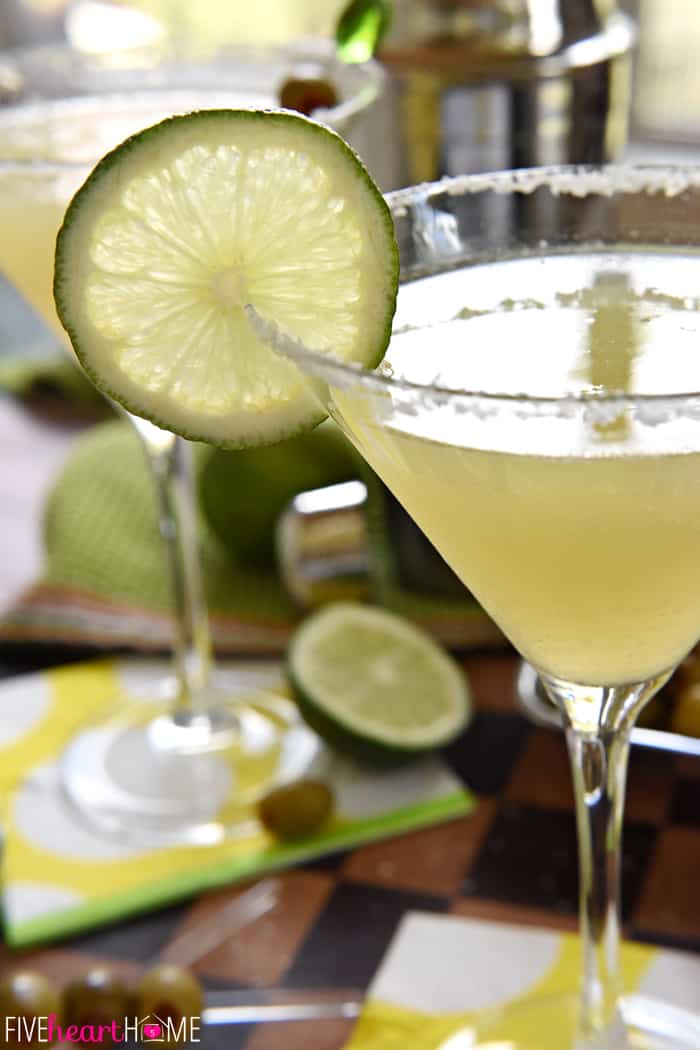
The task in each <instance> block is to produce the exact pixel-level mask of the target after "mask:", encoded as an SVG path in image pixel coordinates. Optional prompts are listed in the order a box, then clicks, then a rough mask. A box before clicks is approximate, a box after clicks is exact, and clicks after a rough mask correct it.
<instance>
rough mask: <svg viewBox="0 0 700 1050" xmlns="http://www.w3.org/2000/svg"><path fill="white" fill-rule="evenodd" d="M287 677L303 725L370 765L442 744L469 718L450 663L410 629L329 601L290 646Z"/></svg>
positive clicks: (465, 694)
mask: <svg viewBox="0 0 700 1050" xmlns="http://www.w3.org/2000/svg"><path fill="white" fill-rule="evenodd" d="M287 673H288V677H289V681H290V684H291V686H292V690H293V693H294V696H295V699H296V701H297V704H298V706H299V710H300V712H301V714H302V716H303V717H304V719H305V720H306V721H307V722H308V724H309V725H310V726H311V727H312V728H313V729H315V730H316V732H317V733H319V735H320V736H322V737H323V739H325V740H326V741H327V742H328V743H329V744H331V745H332V746H333V747H335V748H337V749H338V750H340V751H344V752H346V753H349V754H350V755H352V756H353V757H355V758H360V759H362V760H366V761H370V762H376V763H381V764H391V763H398V762H402V761H406V760H407V759H410V758H413V757H416V756H418V755H421V754H423V753H425V752H426V751H431V750H434V749H436V748H439V747H443V746H445V745H446V744H448V743H450V742H451V741H452V740H454V739H455V737H457V736H458V735H459V734H460V733H461V732H462V731H463V730H464V729H465V727H466V726H467V724H468V722H469V718H470V715H471V697H470V692H469V686H468V683H467V680H466V678H465V676H464V673H463V672H462V670H461V669H460V668H459V666H458V665H457V664H456V662H455V661H454V660H453V659H452V658H451V657H450V656H449V655H448V654H447V653H446V652H445V651H444V650H443V649H442V648H441V647H440V646H439V645H438V644H437V643H436V642H435V641H434V640H433V639H432V638H430V637H429V636H428V635H427V634H425V633H424V632H423V631H422V630H420V629H419V628H418V627H416V626H415V625H414V624H412V623H410V622H409V621H407V620H405V619H403V618H401V617H399V616H396V615H395V614H393V613H389V612H386V611H385V610H381V609H377V608H373V607H370V606H366V605H360V604H352V603H345V602H342V603H337V604H335V605H331V606H327V607H325V608H323V609H321V610H320V611H319V612H317V613H315V614H314V615H312V616H311V617H309V618H308V619H307V620H306V621H305V622H304V623H303V624H302V626H301V627H300V628H299V629H298V631H297V632H296V634H295V635H294V638H293V639H292V641H291V643H290V647H289V651H288V656H287Z"/></svg>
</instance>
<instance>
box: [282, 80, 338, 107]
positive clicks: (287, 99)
mask: <svg viewBox="0 0 700 1050" xmlns="http://www.w3.org/2000/svg"><path fill="white" fill-rule="evenodd" d="M279 100H280V105H281V106H284V108H285V109H295V110H296V111H297V112H298V113H304V114H305V115H306V116H307V117H310V116H311V114H312V113H314V112H315V110H317V109H331V108H332V107H333V106H337V104H338V96H337V94H336V91H335V88H334V87H333V85H332V84H330V83H329V82H328V81H327V80H323V79H322V78H321V77H289V79H288V80H285V82H284V84H282V87H281V88H280V90H279Z"/></svg>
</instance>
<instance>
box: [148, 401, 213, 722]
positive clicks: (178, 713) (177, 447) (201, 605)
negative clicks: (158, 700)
mask: <svg viewBox="0 0 700 1050" xmlns="http://www.w3.org/2000/svg"><path fill="white" fill-rule="evenodd" d="M133 422H134V425H135V426H136V429H137V431H138V433H139V436H140V437H141V440H142V442H143V445H144V448H145V450H146V455H147V459H148V462H149V465H150V468H151V472H152V474H153V477H154V480H155V483H156V493H157V499H158V514H159V525H160V532H161V536H162V537H163V540H164V542H165V545H166V547H167V552H168V553H167V557H168V567H169V574H170V579H171V586H172V597H173V662H174V666H175V675H176V679H177V698H176V705H175V710H174V712H173V717H174V718H175V719H176V720H177V721H178V722H179V723H180V724H183V723H185V722H187V721H188V720H191V719H193V718H196V717H201V716H202V715H203V713H204V708H205V707H206V705H207V699H206V696H207V689H208V686H209V679H210V672H211V663H212V657H211V652H212V647H211V634H210V630H209V618H208V616H207V607H206V602H205V599H204V588H203V585H202V573H201V566H200V560H199V547H198V539H197V519H196V504H195V497H194V481H193V472H192V449H191V446H190V445H189V443H188V442H186V441H184V440H183V439H182V438H179V437H176V436H175V435H174V434H170V433H168V432H167V431H163V430H160V429H159V428H158V427H155V426H153V425H152V424H151V423H145V421H144V420H141V419H138V420H137V419H134V420H133Z"/></svg>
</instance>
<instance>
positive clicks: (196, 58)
mask: <svg viewBox="0 0 700 1050" xmlns="http://www.w3.org/2000/svg"><path fill="white" fill-rule="evenodd" d="M236 56H239V57H240V60H241V62H242V63H243V64H244V65H246V66H251V65H253V66H254V65H255V63H256V62H258V63H260V64H263V65H264V64H265V63H266V62H270V61H271V60H275V61H277V62H278V63H281V62H284V61H287V62H288V64H289V68H290V69H292V68H294V67H303V66H305V65H314V64H318V65H320V66H326V67H328V68H329V69H330V70H331V71H333V70H339V71H341V72H342V73H344V74H345V75H346V76H352V77H354V78H355V79H356V80H357V81H358V84H357V86H356V88H355V90H354V91H353V92H352V94H351V95H350V96H349V97H348V98H346V99H343V100H341V101H340V102H338V104H337V105H335V106H331V107H329V108H320V109H318V110H316V111H315V114H316V115H315V116H314V118H313V119H314V120H316V121H317V122H318V123H323V124H329V125H330V127H331V128H333V130H334V131H336V132H338V133H340V134H342V133H343V132H344V131H345V130H347V128H348V126H349V125H350V124H351V123H352V121H353V120H354V118H355V117H356V116H357V115H358V114H360V113H362V112H363V111H364V110H366V109H368V108H369V107H370V106H371V105H372V104H373V103H374V102H376V101H377V100H378V99H379V98H380V96H381V94H382V91H383V89H384V85H385V82H386V72H385V71H384V69H383V67H382V66H381V65H380V64H379V63H378V62H377V61H376V60H375V59H368V60H367V61H366V62H359V63H354V64H353V65H352V66H348V65H347V64H346V63H343V62H341V61H340V59H338V57H337V56H336V54H335V50H334V48H333V46H332V44H331V42H330V41H329V42H327V43H326V42H323V43H321V42H320V41H318V40H315V39H312V38H310V39H308V40H303V39H302V40H300V41H299V42H298V43H296V44H286V45H284V44H280V45H277V46H275V45H274V44H268V45H257V46H251V47H248V46H245V45H236V44H226V45H222V46H221V47H218V48H209V49H207V48H204V49H199V48H196V47H192V48H191V49H190V48H188V47H184V48H182V47H169V46H167V45H164V44H162V43H158V44H152V45H145V46H143V47H129V48H122V49H120V50H119V51H118V52H117V53H116V63H117V64H110V62H109V61H107V60H106V58H105V56H104V55H102V54H90V53H87V52H85V53H83V52H81V51H78V50H77V49H76V48H74V47H72V46H71V45H70V44H37V45H35V46H33V47H32V46H30V47H23V48H17V49H10V50H8V49H0V73H2V72H4V73H5V74H11V73H13V72H16V73H17V75H18V76H21V75H22V72H23V66H22V63H23V62H26V61H27V60H30V61H31V60H35V61H37V60H45V61H46V62H48V63H51V62H52V60H53V63H54V64H56V65H57V68H58V69H59V70H60V69H61V68H62V66H63V67H65V69H66V71H69V70H70V68H71V65H74V66H76V67H78V68H81V69H83V70H84V71H86V72H87V73H90V74H91V75H92V76H94V77H95V82H96V83H99V80H100V76H101V71H102V70H104V76H105V77H106V78H108V77H110V76H112V77H114V76H116V75H117V74H122V75H127V74H128V73H129V72H134V73H135V74H137V75H140V76H142V77H143V78H144V79H143V83H142V84H141V86H138V85H137V86H136V87H135V88H134V89H125V88H124V87H121V88H119V87H114V88H111V89H109V90H106V91H104V92H100V91H99V90H97V91H86V92H85V93H82V94H70V89H69V88H67V89H66V91H65V92H59V93H58V94H56V95H55V96H49V97H45V98H42V97H40V96H39V97H37V96H35V95H31V97H30V99H29V100H28V101H24V102H23V101H22V100H21V99H18V101H17V102H12V101H11V102H9V103H7V104H6V105H4V106H0V127H2V124H3V122H4V118H6V116H7V115H14V114H17V113H19V112H21V113H22V115H23V116H24V115H25V114H26V115H27V116H28V115H29V114H31V113H32V112H37V111H39V112H40V111H41V110H42V109H45V108H51V107H53V106H57V105H65V104H66V103H69V104H74V105H76V107H77V106H79V105H80V104H81V103H82V104H85V103H86V102H98V101H99V100H103V101H104V100H105V99H109V100H113V101H117V100H120V99H124V100H128V99H129V98H131V97H133V96H134V95H145V94H153V95H156V96H159V97H162V96H163V95H175V94H181V95H185V94H186V93H191V94H193V95H197V94H198V93H201V94H202V95H207V94H209V95H211V96H212V98H214V97H216V98H217V99H218V102H217V103H216V105H212V106H211V107H206V108H221V105H222V103H223V100H225V98H226V95H228V94H230V93H231V92H233V91H235V90H238V89H239V87H240V85H234V84H233V83H229V84H227V83H224V84H223V85H222V84H219V83H216V82H215V81H209V80H202V82H201V83H199V82H197V83H196V84H194V85H189V84H187V83H185V84H184V85H183V84H181V83H180V82H179V81H175V80H172V81H171V80H169V79H168V80H165V81H164V82H163V83H159V82H158V81H153V82H152V83H149V82H148V81H147V79H146V78H147V76H148V74H149V73H156V74H158V73H161V74H168V73H169V72H171V73H172V74H173V76H176V74H177V71H178V70H180V71H185V72H187V73H195V74H196V72H197V70H199V69H201V70H202V71H203V73H204V74H209V75H210V74H211V72H212V70H213V69H216V67H217V65H218V66H221V67H223V68H225V69H226V70H227V72H228V73H229V74H230V75H231V76H234V75H235V60H236ZM148 58H152V60H153V61H152V62H151V63H150V64H148V63H146V64H144V59H148ZM130 62H131V64H129V63H130ZM119 63H123V64H119ZM30 86H31V84H30ZM243 86H245V83H244V84H243ZM255 86H256V87H257V86H258V85H257V83H256V85H255ZM197 108H201V107H197ZM231 108H232V109H240V108H244V107H240V106H231ZM272 108H279V107H272ZM99 159H100V157H99V156H97V157H95V158H94V159H93V160H92V161H86V162H74V161H69V160H66V161H62V160H55V161H54V160H52V161H51V162H49V163H50V166H51V167H55V168H56V169H61V170H66V171H70V170H73V169H75V170H78V169H80V168H88V169H89V168H91V167H94V165H95V164H96V163H97V161H98V160H99ZM41 163H42V162H41V161H32V160H25V161H10V160H3V159H2V153H1V150H0V168H4V167H5V165H6V164H11V165H12V166H18V167H21V168H22V169H24V170H26V169H28V168H32V167H35V166H37V164H41Z"/></svg>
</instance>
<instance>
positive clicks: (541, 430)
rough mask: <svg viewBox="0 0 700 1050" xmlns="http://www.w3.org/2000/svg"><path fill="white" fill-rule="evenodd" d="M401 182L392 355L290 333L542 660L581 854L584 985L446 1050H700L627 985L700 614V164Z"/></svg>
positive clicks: (389, 469)
mask: <svg viewBox="0 0 700 1050" xmlns="http://www.w3.org/2000/svg"><path fill="white" fill-rule="evenodd" d="M388 199H389V202H390V205H391V209H392V212H393V216H394V220H395V226H396V232H397V238H398V243H399V249H400V254H401V266H402V285H401V288H400V292H399V300H398V309H397V313H396V318H395V325H394V332H393V335H392V340H391V343H390V346H389V351H388V354H387V357H386V359H385V361H384V363H383V364H382V365H381V366H380V368H379V370H378V371H377V372H374V373H370V372H363V371H362V370H358V369H357V368H352V367H348V366H346V365H343V364H341V363H338V362H335V361H333V360H331V359H329V358H324V357H322V356H320V355H317V354H315V353H313V352H306V351H305V350H304V349H303V348H300V346H299V345H298V344H295V343H293V342H291V341H288V340H286V339H285V337H284V336H283V334H281V333H274V332H273V335H275V338H276V339H277V341H278V344H279V349H280V350H282V351H283V352H286V353H288V354H289V355H291V356H292V357H293V358H294V359H295V360H296V361H297V363H298V364H299V365H300V366H301V367H302V369H303V370H304V371H305V372H306V373H307V374H308V375H309V377H310V378H311V380H312V381H313V384H314V385H315V388H316V389H317V391H318V395H319V397H320V398H321V399H322V400H323V402H324V404H325V406H326V407H327V409H328V411H329V412H330V414H331V415H332V416H333V417H334V418H335V419H336V421H337V422H338V423H339V424H340V426H341V427H342V428H343V430H344V431H345V433H346V434H347V435H348V437H350V438H351V440H352V441H353V442H354V444H355V445H356V446H357V448H358V449H359V451H360V452H361V453H362V454H363V456H364V457H365V458H366V459H367V461H368V462H369V464H370V465H371V466H372V468H373V469H374V470H375V471H376V472H377V473H378V474H379V475H380V476H381V477H382V478H383V480H384V481H385V482H386V484H387V485H388V487H389V488H390V489H391V490H392V491H393V492H394V494H395V495H396V497H397V498H398V499H399V500H400V502H401V503H402V504H403V505H404V506H405V508H406V510H407V511H408V512H409V513H410V514H411V515H412V516H413V517H414V518H415V520H416V522H417V523H418V524H419V525H420V526H421V528H422V529H423V530H424V531H425V533H426V534H427V535H428V537H429V538H430V539H431V540H432V541H433V543H434V544H435V546H436V547H437V548H438V550H439V551H440V552H441V554H442V555H443V557H444V558H445V559H446V561H447V562H448V563H449V564H450V565H451V566H452V567H453V569H454V570H455V571H456V572H457V573H458V575H460V576H461V578H462V579H463V580H464V582H465V584H466V585H467V586H468V587H469V588H470V590H471V591H472V592H473V593H474V594H475V595H476V596H477V598H478V599H479V600H480V601H481V603H482V604H483V606H484V607H485V608H486V610H487V611H489V612H490V614H491V615H492V617H493V618H494V620H495V621H496V622H497V623H498V624H499V625H500V626H501V627H502V629H503V631H504V632H505V633H506V634H507V635H508V636H509V637H510V639H511V640H512V642H513V644H514V645H515V646H516V648H517V649H518V650H519V651H520V653H521V654H522V655H523V656H524V657H525V658H526V659H527V660H529V661H530V663H532V664H533V665H534V666H535V668H536V669H537V671H538V672H539V674H540V677H541V680H542V682H543V683H544V686H545V688H546V689H547V691H548V693H549V695H550V697H551V698H552V700H553V701H554V702H555V704H556V705H557V706H558V708H559V710H560V711H561V715H562V718H563V721H564V724H565V727H566V739H567V743H568V749H569V754H570V760H571V769H572V774H573V781H574V788H575V796H576V818H577V827H578V840H579V854H580V907H581V912H580V930H581V945H582V955H583V965H582V977H581V984H580V991H579V994H578V995H575V994H572V995H571V996H569V997H561V998H556V997H555V998H552V999H546V1000H540V1001H538V1000H537V999H535V998H533V999H532V1000H525V1001H524V1002H523V1003H522V1004H521V1005H520V1006H518V1007H513V1008H511V1009H510V1010H508V1009H504V1010H503V1011H501V1012H499V1011H494V1012H491V1013H490V1014H489V1015H488V1016H485V1017H483V1018H482V1019H481V1020H480V1021H479V1022H477V1023H476V1024H475V1025H474V1026H473V1027H472V1026H470V1027H469V1028H465V1029H464V1030H462V1031H461V1032H459V1033H458V1034H457V1035H455V1036H454V1037H452V1038H451V1039H450V1040H449V1041H448V1043H446V1044H445V1050H447V1046H448V1045H449V1050H462V1048H467V1047H469V1048H475V1047H486V1046H488V1047H491V1048H495V1047H496V1046H498V1047H499V1048H501V1047H504V1048H505V1047H508V1050H525V1048H527V1050H531V1048H532V1050H534V1048H535V1047H537V1048H538V1050H545V1048H549V1047H559V1048H562V1047H566V1048H573V1047H576V1048H578V1050H582V1048H586V1050H593V1048H595V1050H602V1048H609V1050H612V1048H613V1047H614V1048H632V1047H634V1048H651V1047H654V1048H658V1047H668V1048H670V1047H676V1048H678V1047H695V1048H697V1047H700V1019H699V1018H697V1017H695V1016H691V1015H690V1014H688V1013H687V1012H685V1011H684V1010H683V1009H681V1008H679V1006H678V1004H677V1005H676V1006H675V1007H674V1006H672V1005H669V1004H662V1003H659V1002H655V1001H652V1000H650V999H647V998H645V997H644V996H643V995H642V994H634V995H624V994H623V987H622V978H621V969H620V961H619V938H620V909H619V896H620V839H621V831H622V823H623V797H624V784H625V773H626V765H627V759H628V749H629V736H630V730H631V728H632V726H633V724H634V721H635V719H636V717H637V715H638V713H639V712H640V710H641V709H642V708H643V706H644V705H645V704H646V703H647V701H648V700H649V699H650V698H651V697H652V696H653V695H654V694H655V693H656V692H657V690H658V689H659V688H660V687H661V686H662V685H663V683H664V682H665V681H666V680H667V679H668V677H669V675H670V674H671V673H672V671H673V669H674V668H675V667H676V666H677V664H678V662H679V661H680V660H681V659H682V658H683V657H684V655H685V654H686V653H687V652H688V651H689V650H690V649H691V647H692V646H693V645H694V644H695V642H696V641H697V639H698V635H699V634H700V597H698V596H699V595H700V526H699V525H698V522H699V521H700V356H699V355H698V352H697V339H698V331H699V330H700V298H699V297H698V293H697V272H698V267H699V266H700V170H685V171H684V170H664V169H660V168H650V169H634V168H623V167H621V168H614V167H613V168H602V169H601V168H597V169H596V168H558V169H557V168H552V169H531V170H525V171H519V172H505V173H501V174H496V175H483V176H481V175H480V176H465V177H462V178H457V179H452V180H445V181H443V182H440V183H435V184H433V185H424V186H421V187H416V188H409V189H407V190H404V191H398V192H397V193H394V194H390V195H389V198H388ZM251 317H252V319H253V321H255V315H254V312H251ZM542 863H543V864H546V863H547V860H546V858H545V857H542ZM572 992H573V990H572Z"/></svg>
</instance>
